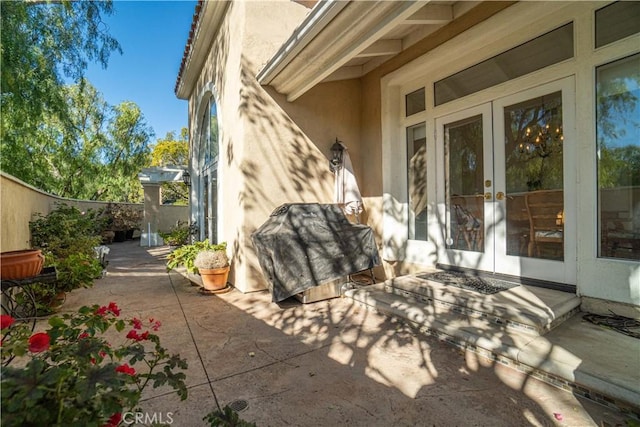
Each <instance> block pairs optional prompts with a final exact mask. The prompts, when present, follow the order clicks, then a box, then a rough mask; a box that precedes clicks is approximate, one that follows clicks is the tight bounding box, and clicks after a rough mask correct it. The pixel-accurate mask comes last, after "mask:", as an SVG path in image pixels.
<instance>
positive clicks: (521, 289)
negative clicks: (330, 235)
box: [369, 276, 580, 335]
mask: <svg viewBox="0 0 640 427" xmlns="http://www.w3.org/2000/svg"><path fill="white" fill-rule="evenodd" d="M375 286H376V288H372V287H369V288H370V291H374V289H378V290H381V289H384V292H386V293H390V294H394V295H398V296H402V297H403V298H405V299H408V300H410V301H414V302H420V303H422V304H424V305H425V306H432V307H433V310H434V313H437V314H438V315H443V314H444V313H447V312H451V313H458V314H461V315H464V316H466V317H469V318H477V319H484V320H485V321H487V322H490V323H494V324H496V325H499V326H501V327H506V328H507V329H509V330H520V331H525V332H529V333H533V334H537V335H544V334H546V333H547V332H549V331H550V330H552V329H553V328H555V327H556V326H558V325H559V324H561V323H562V322H564V321H565V320H566V319H568V318H570V317H571V316H573V315H574V314H575V313H576V312H577V311H578V310H579V307H580V298H579V297H577V296H576V295H574V294H570V293H566V292H560V291H556V290H551V289H545V288H538V287H533V286H525V285H518V286H516V287H514V288H512V289H507V290H504V291H501V292H498V293H496V294H492V295H483V294H480V293H478V292H473V291H469V290H466V289H460V288H457V287H453V286H447V285H444V284H442V283H438V282H434V281H430V280H425V279H422V278H420V277H416V276H401V277H398V278H394V279H390V280H387V281H386V282H384V283H381V284H377V285H375Z"/></svg>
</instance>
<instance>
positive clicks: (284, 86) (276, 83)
mask: <svg viewBox="0 0 640 427" xmlns="http://www.w3.org/2000/svg"><path fill="white" fill-rule="evenodd" d="M426 3H428V1H424V0H416V1H403V2H389V1H369V2H358V1H349V2H346V1H331V0H327V1H323V2H321V3H319V4H317V5H316V7H315V8H314V9H313V10H312V12H311V13H310V15H309V16H308V17H307V19H305V21H304V22H303V23H302V24H301V25H300V27H298V28H297V29H296V30H295V31H294V33H293V34H292V36H291V37H290V38H289V39H288V40H287V42H285V44H284V45H283V46H282V48H281V49H280V50H278V52H276V54H275V55H274V56H273V57H272V58H271V60H270V61H269V62H268V63H267V65H266V66H265V67H264V68H263V70H261V71H260V73H258V76H257V77H258V81H259V82H260V84H263V85H271V86H273V87H274V88H275V89H276V90H277V91H278V92H280V93H283V94H285V95H286V96H287V100H288V101H290V102H292V101H295V100H296V99H298V98H299V97H300V96H302V95H304V94H305V93H306V92H307V91H309V90H310V89H311V88H313V87H314V86H316V85H317V84H318V83H320V82H322V81H323V80H324V79H326V78H327V77H328V76H329V75H331V74H332V73H333V72H335V71H336V70H337V69H339V68H340V67H342V66H343V65H344V64H346V63H347V62H348V61H349V60H350V59H351V58H353V57H354V56H356V55H357V54H358V53H359V52H361V51H362V50H364V49H366V48H367V47H369V46H370V45H371V44H373V43H374V42H376V41H377V40H378V39H379V38H380V37H382V36H383V35H384V34H385V33H386V32H387V31H389V29H390V28H392V27H393V26H395V25H397V24H398V23H399V22H402V21H403V20H405V19H406V18H408V17H409V16H410V15H412V14H413V13H415V12H416V11H417V10H418V9H420V8H421V7H423V6H424V5H425V4H426Z"/></svg>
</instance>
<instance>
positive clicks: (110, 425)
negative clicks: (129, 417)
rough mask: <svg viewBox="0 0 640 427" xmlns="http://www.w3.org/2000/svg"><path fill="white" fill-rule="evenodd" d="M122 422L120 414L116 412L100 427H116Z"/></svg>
mask: <svg viewBox="0 0 640 427" xmlns="http://www.w3.org/2000/svg"><path fill="white" fill-rule="evenodd" d="M121 421H122V414H121V413H120V412H116V413H115V414H113V415H111V417H110V418H109V421H108V422H107V423H106V424H105V425H103V426H102V427H116V426H117V425H118V424H120V422H121Z"/></svg>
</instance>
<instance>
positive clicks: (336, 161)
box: [329, 138, 344, 172]
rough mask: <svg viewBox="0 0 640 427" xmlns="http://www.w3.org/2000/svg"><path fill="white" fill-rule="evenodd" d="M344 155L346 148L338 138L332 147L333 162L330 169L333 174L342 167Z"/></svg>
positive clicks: (331, 161)
mask: <svg viewBox="0 0 640 427" xmlns="http://www.w3.org/2000/svg"><path fill="white" fill-rule="evenodd" d="M343 155H344V146H343V145H342V142H340V141H338V138H336V142H334V143H333V145H332V146H331V160H330V161H329V169H331V172H335V171H336V170H338V169H340V168H341V167H342V161H343V159H342V157H343Z"/></svg>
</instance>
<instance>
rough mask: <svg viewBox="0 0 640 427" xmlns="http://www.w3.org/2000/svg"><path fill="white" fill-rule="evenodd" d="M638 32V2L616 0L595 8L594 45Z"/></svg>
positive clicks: (639, 3) (639, 23)
mask: <svg viewBox="0 0 640 427" xmlns="http://www.w3.org/2000/svg"><path fill="white" fill-rule="evenodd" d="M638 32H640V2H637V1H617V2H615V3H611V4H610V5H608V6H605V7H603V8H602V9H598V10H596V47H601V46H604V45H607V44H609V43H613V42H615V41H618V40H620V39H623V38H625V37H627V36H630V35H632V34H636V33H638Z"/></svg>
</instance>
